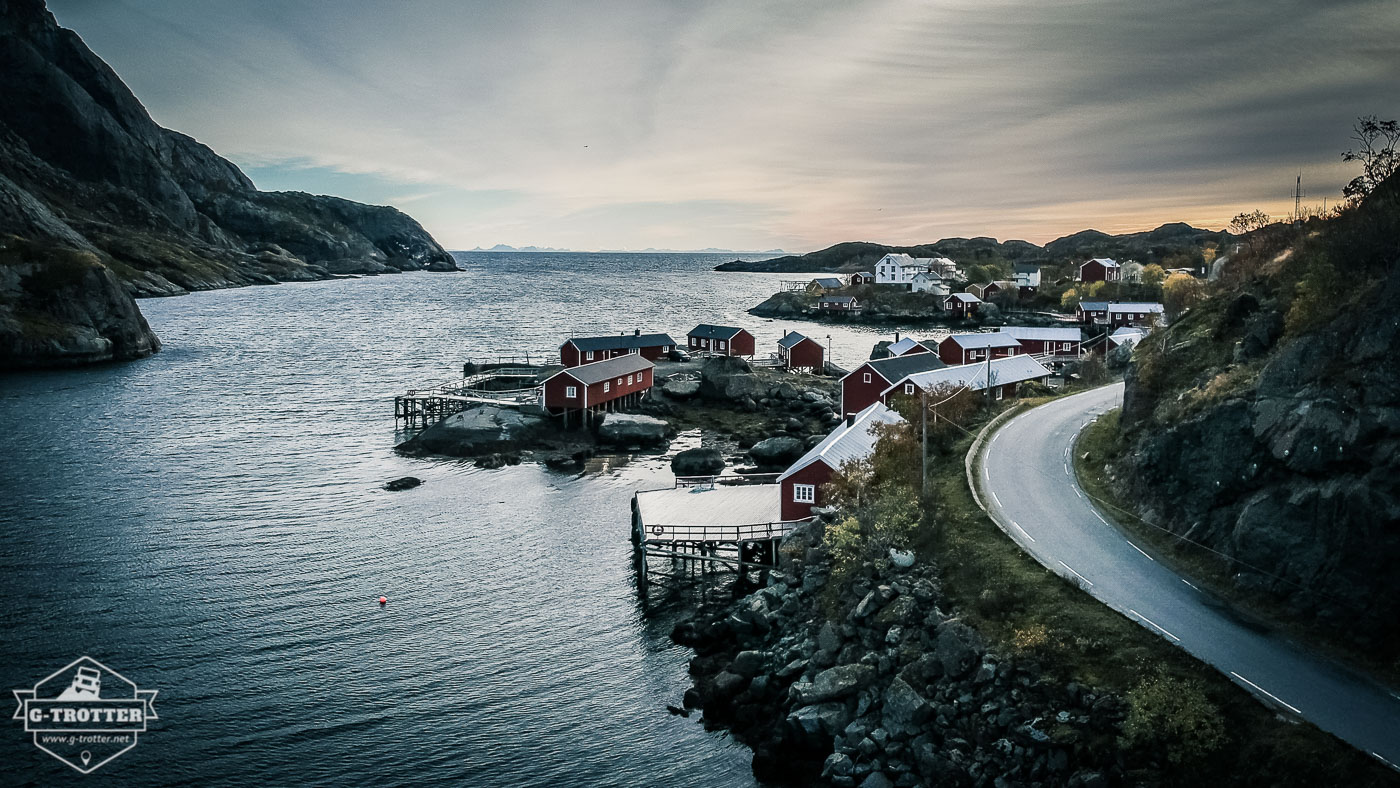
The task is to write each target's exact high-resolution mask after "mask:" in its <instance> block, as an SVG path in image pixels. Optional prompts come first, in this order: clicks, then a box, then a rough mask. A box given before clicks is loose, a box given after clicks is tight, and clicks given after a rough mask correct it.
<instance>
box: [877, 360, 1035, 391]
mask: <svg viewBox="0 0 1400 788" xmlns="http://www.w3.org/2000/svg"><path fill="white" fill-rule="evenodd" d="M991 368H992V385H993V386H1004V385H1006V384H1008V383H1020V382H1021V381H1023V380H1035V379H1037V378H1044V377H1049V376H1050V370H1048V369H1046V368H1045V367H1044V366H1042V365H1041V363H1040V362H1039V361H1036V360H1035V359H1033V358H1031V357H1030V356H1008V357H1006V358H998V359H993V360H992V362H991ZM905 383H913V384H914V385H916V386H919V387H920V388H924V389H933V388H937V387H938V386H967V387H968V388H970V389H972V390H973V391H982V390H984V389H986V388H987V362H985V361H979V362H977V363H976V364H962V365H960V366H956V367H946V368H944V369H935V370H931V371H929V372H920V373H917V374H914V375H908V376H906V377H904V378H902V379H900V380H898V381H895V384H894V385H893V386H890V387H889V388H887V389H885V390H884V391H883V392H881V396H884V395H885V394H889V393H890V392H891V391H893V390H895V389H897V388H900V387H901V386H903V385H904V384H905Z"/></svg>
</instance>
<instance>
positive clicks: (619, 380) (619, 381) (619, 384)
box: [617, 377, 622, 388]
mask: <svg viewBox="0 0 1400 788" xmlns="http://www.w3.org/2000/svg"><path fill="white" fill-rule="evenodd" d="M617 387H618V388H622V378H620V377H619V378H618V379H617Z"/></svg>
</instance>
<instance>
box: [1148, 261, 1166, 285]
mask: <svg viewBox="0 0 1400 788" xmlns="http://www.w3.org/2000/svg"><path fill="white" fill-rule="evenodd" d="M1166 278H1167V272H1166V271H1165V270H1163V269H1162V266H1160V265H1157V264H1156V263H1149V264H1148V265H1145V266H1143V267H1142V284H1143V286H1144V287H1160V286H1161V285H1162V280H1163V279H1166Z"/></svg>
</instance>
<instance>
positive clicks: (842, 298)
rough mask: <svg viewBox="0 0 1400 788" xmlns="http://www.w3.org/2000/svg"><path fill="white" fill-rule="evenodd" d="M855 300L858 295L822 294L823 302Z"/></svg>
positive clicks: (848, 301)
mask: <svg viewBox="0 0 1400 788" xmlns="http://www.w3.org/2000/svg"><path fill="white" fill-rule="evenodd" d="M855 300H856V297H855V296H822V297H821V303H823V304H849V303H851V302H852V301H855Z"/></svg>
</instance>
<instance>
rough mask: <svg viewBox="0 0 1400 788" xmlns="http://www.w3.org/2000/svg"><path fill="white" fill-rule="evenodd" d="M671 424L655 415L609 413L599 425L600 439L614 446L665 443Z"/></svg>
mask: <svg viewBox="0 0 1400 788" xmlns="http://www.w3.org/2000/svg"><path fill="white" fill-rule="evenodd" d="M670 431H671V425H670V424H668V423H666V421H664V420H663V419H658V418H656V417H654V416H642V415H640V414H636V413H609V414H607V415H606V416H605V417H604V418H603V423H602V425H600V426H599V427H598V440H599V442H601V443H606V444H610V445H612V446H633V445H641V446H655V445H657V444H660V443H665V442H666V438H667V437H668V436H669V435H670Z"/></svg>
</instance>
